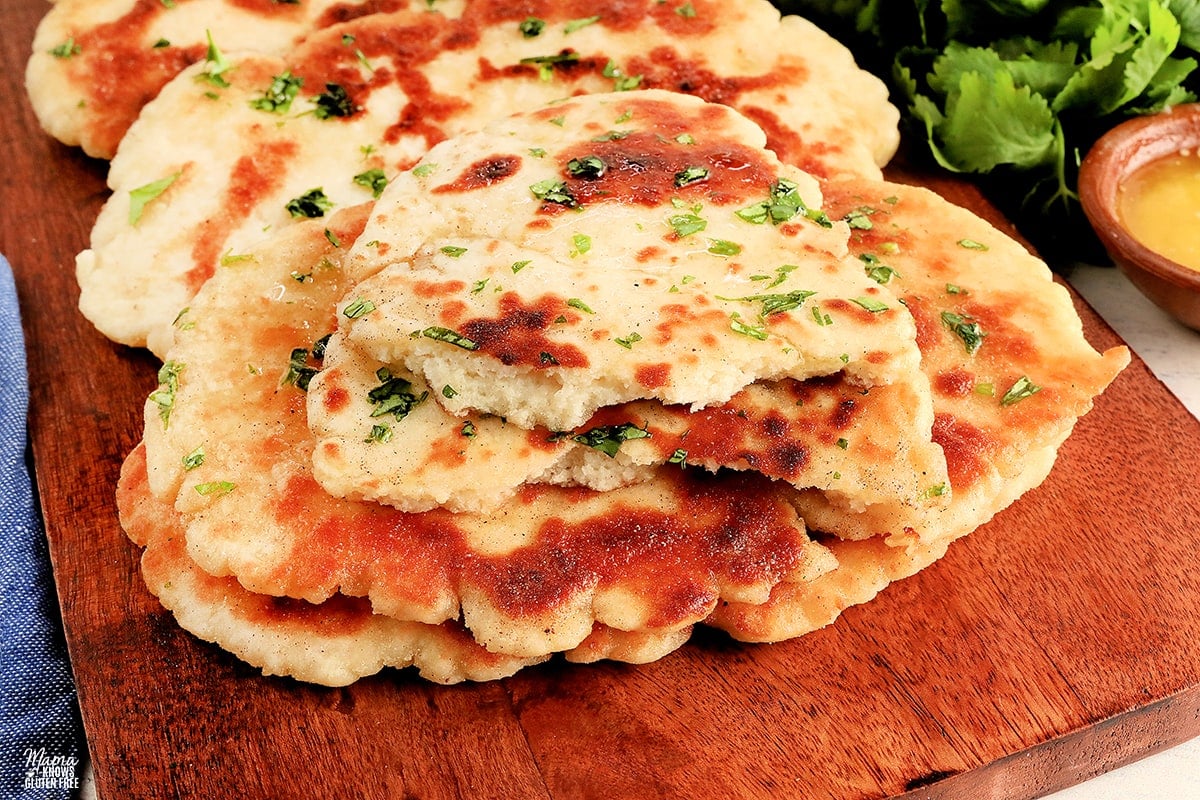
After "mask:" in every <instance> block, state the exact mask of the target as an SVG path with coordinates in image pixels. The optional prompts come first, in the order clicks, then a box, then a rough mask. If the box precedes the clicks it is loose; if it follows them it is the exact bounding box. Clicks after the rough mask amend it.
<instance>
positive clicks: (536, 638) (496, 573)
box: [145, 210, 833, 658]
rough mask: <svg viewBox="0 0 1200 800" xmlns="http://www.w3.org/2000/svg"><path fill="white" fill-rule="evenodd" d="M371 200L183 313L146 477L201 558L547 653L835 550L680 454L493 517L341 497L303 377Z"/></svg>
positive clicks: (264, 253) (225, 278)
mask: <svg viewBox="0 0 1200 800" xmlns="http://www.w3.org/2000/svg"><path fill="white" fill-rule="evenodd" d="M363 217H364V211H363V210H358V211H356V212H355V211H347V212H346V213H344V214H341V215H338V216H335V217H333V218H331V219H329V220H328V221H326V220H319V221H314V222H309V223H306V224H304V225H301V226H294V227H292V228H290V229H289V230H288V231H286V232H284V233H283V234H281V235H280V236H279V237H277V238H276V239H274V240H272V241H271V242H270V243H269V245H265V246H264V248H263V249H262V250H261V251H258V252H256V253H254V257H253V259H247V260H246V261H243V262H239V263H238V264H233V265H230V266H228V267H225V268H223V269H222V270H221V271H220V272H219V273H218V274H217V275H216V276H214V278H213V280H211V281H210V282H209V283H208V284H207V285H206V286H205V288H204V289H203V290H202V292H201V293H200V294H199V295H198V296H197V298H196V300H195V302H194V303H193V304H192V306H191V309H190V310H189V312H188V313H187V314H185V315H184V316H183V317H181V319H180V321H179V322H178V323H177V325H176V330H175V336H176V341H175V343H174V345H173V346H172V348H171V349H170V351H169V353H168V360H167V361H166V363H165V364H164V366H163V369H162V371H161V373H160V379H161V381H162V384H161V386H160V388H159V390H158V391H156V392H155V393H154V394H153V395H151V397H150V399H149V401H148V402H147V408H146V431H145V442H146V453H147V462H148V475H149V478H148V480H149V484H150V487H151V490H152V491H153V492H154V494H155V496H156V497H159V498H162V499H163V500H164V501H165V502H167V503H169V504H171V505H173V506H174V508H175V509H176V510H177V511H178V513H179V514H180V515H181V521H182V524H183V525H184V527H185V530H186V538H187V543H188V548H187V549H188V555H189V556H190V557H191V558H192V559H193V560H194V561H195V562H196V563H197V564H198V565H199V567H200V568H201V569H202V570H203V571H204V572H207V573H208V574H210V575H215V576H230V575H231V576H235V577H236V578H237V579H238V580H239V582H240V583H241V584H242V585H243V586H245V587H246V588H247V589H249V590H251V591H253V592H257V593H261V594H270V595H280V596H288V597H294V598H298V599H304V600H307V601H309V602H313V603H320V602H324V601H325V600H328V599H329V598H330V597H332V596H334V595H335V594H337V593H339V592H340V593H341V594H346V595H350V596H354V597H366V598H368V599H369V600H370V602H371V606H372V608H373V610H374V611H375V612H376V613H380V614H384V615H387V616H392V617H395V618H397V619H400V620H403V621H415V622H422V623H426V624H441V623H443V622H446V621H450V620H456V619H460V618H461V619H462V621H463V623H464V624H465V625H466V627H467V628H468V629H469V630H470V631H471V632H472V635H473V636H474V637H475V639H476V640H477V641H479V642H480V643H481V644H483V645H484V646H485V647H487V648H488V649H489V650H491V651H493V652H498V653H505V654H509V655H513V656H517V657H521V658H535V657H539V656H542V655H546V654H547V653H551V652H558V651H565V650H571V649H573V648H576V647H578V646H580V645H581V644H582V643H584V642H585V641H586V640H587V639H588V637H589V636H593V635H594V630H595V626H596V624H597V623H600V624H602V625H604V626H607V627H610V628H615V629H618V630H620V631H628V632H634V633H646V634H650V635H651V638H652V640H656V641H664V640H670V637H677V636H678V635H680V632H681V631H682V630H683V629H685V628H687V627H688V626H690V625H692V624H694V623H695V622H698V621H700V620H702V619H703V618H704V617H706V616H707V615H708V614H709V613H710V612H711V610H712V609H713V608H714V607H715V606H716V604H717V603H718V602H719V601H721V600H737V601H741V602H748V603H754V602H761V601H762V600H765V599H766V598H767V597H768V596H769V593H770V589H771V587H772V586H774V585H775V584H777V583H779V582H780V581H782V580H785V579H790V580H793V581H801V582H803V580H806V579H810V578H812V577H815V576H816V575H819V574H820V573H821V572H824V571H827V570H828V569H829V568H831V567H832V566H833V562H832V559H829V558H828V551H827V550H825V548H823V547H820V546H817V545H815V544H814V543H812V542H811V541H810V540H809V539H808V537H807V536H806V535H805V533H804V526H803V523H802V521H801V520H800V519H799V517H797V516H796V514H795V511H794V509H793V508H792V507H791V505H790V504H789V503H788V500H787V495H788V492H786V491H785V488H786V487H785V486H784V485H780V484H777V483H774V482H771V481H769V480H767V479H765V478H761V477H759V476H754V475H747V474H740V473H738V474H728V475H725V474H723V475H716V476H713V475H710V474H708V473H705V472H703V471H701V470H680V469H678V468H677V467H673V466H672V467H670V468H667V469H663V470H660V472H659V474H658V475H656V476H655V478H654V480H653V481H650V482H647V483H642V484H637V485H635V486H630V487H626V488H623V489H618V490H615V491H612V492H605V493H600V492H595V491H591V490H586V489H563V488H553V487H529V488H526V489H525V490H523V491H521V492H520V493H519V494H518V495H517V496H516V497H515V498H514V500H513V501H512V502H510V503H508V504H506V505H505V506H503V507H502V508H500V509H498V510H497V511H495V512H493V513H491V514H486V515H469V514H457V515H456V514H451V513H448V512H445V511H430V512H425V513H424V514H405V513H402V512H399V511H397V510H395V509H390V508H387V507H383V506H379V505H377V504H372V503H356V502H350V501H343V500H337V499H335V498H332V497H331V496H330V495H328V494H327V493H326V492H324V491H323V490H322V489H321V488H320V487H319V486H318V484H317V483H316V481H315V480H314V479H313V477H312V474H311V460H312V450H313V447H314V441H313V438H312V436H311V434H310V433H309V430H308V427H307V422H306V414H305V395H304V392H303V391H302V390H301V388H299V387H298V386H297V385H296V383H297V382H298V381H301V380H302V377H301V376H302V375H303V374H305V373H304V370H306V369H313V368H315V366H313V365H312V364H313V362H311V361H310V360H308V357H309V356H310V355H311V347H312V343H313V342H314V341H316V340H318V339H320V338H321V337H323V336H324V334H325V333H326V332H328V331H329V330H331V329H332V327H333V325H334V311H335V307H336V306H335V303H336V299H337V298H338V297H340V296H341V295H342V294H343V293H344V292H345V291H346V289H347V281H348V279H347V277H346V276H345V274H344V272H343V269H342V266H341V263H340V262H341V255H342V252H343V251H344V249H343V248H340V247H337V246H335V245H334V244H333V242H334V241H344V242H350V241H353V240H354V239H355V237H356V236H357V235H358V233H359V230H361V227H362V225H363ZM327 232H328V235H327ZM296 274H303V275H305V276H306V278H305V279H304V280H297V279H296V278H295V277H294V276H295V275H296ZM297 351H300V352H299V354H298V353H297ZM306 351H307V352H306Z"/></svg>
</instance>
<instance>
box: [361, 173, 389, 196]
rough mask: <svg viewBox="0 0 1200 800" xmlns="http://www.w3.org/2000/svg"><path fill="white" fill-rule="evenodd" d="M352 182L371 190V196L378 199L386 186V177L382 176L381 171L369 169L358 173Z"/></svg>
mask: <svg viewBox="0 0 1200 800" xmlns="http://www.w3.org/2000/svg"><path fill="white" fill-rule="evenodd" d="M354 182H355V183H357V184H358V185H359V186H362V187H364V188H367V189H370V190H371V196H372V197H375V198H378V197H379V195H381V194H383V190H384V188H386V187H387V185H388V179H387V176H386V175H384V174H383V170H381V169H369V170H367V171H366V172H360V173H358V174H357V175H355V176H354Z"/></svg>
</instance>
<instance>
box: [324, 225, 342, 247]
mask: <svg viewBox="0 0 1200 800" xmlns="http://www.w3.org/2000/svg"><path fill="white" fill-rule="evenodd" d="M325 238H326V239H328V240H329V243H330V244H331V245H333V246H334V247H341V246H342V240H341V239H339V238H338V235H337V234H336V233H334V232H333V231H331V230H330V229H329V228H326V229H325Z"/></svg>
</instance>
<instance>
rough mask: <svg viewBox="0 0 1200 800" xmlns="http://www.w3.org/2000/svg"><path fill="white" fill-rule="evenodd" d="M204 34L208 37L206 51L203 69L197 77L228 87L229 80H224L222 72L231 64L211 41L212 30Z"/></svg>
mask: <svg viewBox="0 0 1200 800" xmlns="http://www.w3.org/2000/svg"><path fill="white" fill-rule="evenodd" d="M204 35H205V36H206V37H208V51H207V52H206V53H205V55H204V69H203V71H202V72H201V73H200V75H198V76H197V78H198V79H199V80H203V81H208V82H209V83H211V84H212V85H213V86H219V87H220V88H222V89H226V88H228V87H229V81H227V80H225V76H224V73H226V72H228V71H229V69H230V67H231V66H232V65H231V64H230V63H229V61H228V60H227V59H226V58H225V55H224V54H223V53H222V52H221V50H220V48H218V47H217V45H216V42H214V41H213V37H212V31H205V32H204Z"/></svg>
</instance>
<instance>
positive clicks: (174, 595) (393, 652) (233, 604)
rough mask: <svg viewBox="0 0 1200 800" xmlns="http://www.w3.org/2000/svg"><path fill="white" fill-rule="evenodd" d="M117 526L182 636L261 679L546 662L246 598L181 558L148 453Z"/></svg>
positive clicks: (437, 672) (137, 467) (315, 679)
mask: <svg viewBox="0 0 1200 800" xmlns="http://www.w3.org/2000/svg"><path fill="white" fill-rule="evenodd" d="M117 501H118V505H119V507H120V511H121V524H122V526H123V527H124V528H125V531H126V532H127V533H128V535H129V537H130V538H131V539H132V540H133V541H134V542H135V543H136V544H138V545H139V546H141V547H143V548H144V552H143V554H142V577H143V578H144V580H145V582H146V586H147V588H149V589H150V591H151V593H152V594H154V595H155V597H157V598H158V599H159V602H161V603H162V605H163V607H164V608H166V609H167V610H169V611H171V612H172V613H173V614H174V615H175V619H176V621H177V622H178V623H179V625H180V626H181V627H182V628H184V629H185V630H187V631H189V632H191V633H192V634H194V635H196V636H198V637H199V638H201V639H203V640H205V641H208V642H216V643H217V644H219V645H220V646H221V647H223V648H224V649H226V650H228V651H230V652H231V653H233V654H234V655H236V656H237V657H238V658H240V659H242V660H243V661H246V662H247V663H249V664H252V665H254V666H256V667H259V668H260V669H262V671H263V673H264V674H265V675H288V676H291V677H294V678H296V679H297V680H302V681H307V682H309V683H319V684H323V685H325V686H345V685H347V684H350V683H353V682H354V681H356V680H358V679H359V678H361V677H364V676H366V675H372V674H374V673H376V672H378V671H379V670H381V669H383V668H384V667H407V666H415V667H416V668H417V671H418V672H420V674H421V677H423V678H426V679H428V680H431V681H436V682H437V683H458V682H460V681H464V680H472V681H486V680H496V679H499V678H504V677H507V676H509V675H512V674H513V673H514V672H516V671H517V670H519V669H521V668H522V667H524V666H528V665H530V664H535V663H538V662H539V661H542V660H544V658H532V659H522V658H515V657H513V656H504V655H498V654H496V653H491V652H489V651H488V650H487V649H485V648H484V647H482V646H481V645H479V644H478V643H476V642H475V640H474V639H472V638H471V635H470V634H469V633H468V632H466V631H465V630H463V629H462V627H461V626H460V625H458V624H457V623H453V622H445V623H442V624H440V625H424V624H422V623H419V622H401V621H399V620H396V619H393V618H391V617H386V616H383V615H380V614H375V613H374V612H372V610H371V605H370V603H368V602H366V601H365V600H362V599H361V598H354V597H347V596H345V595H334V596H332V597H330V598H329V599H327V600H325V601H324V602H322V603H320V604H313V603H307V602H305V601H303V600H293V599H290V598H281V597H270V596H267V595H259V594H253V593H252V592H248V591H247V590H246V589H245V588H243V587H242V586H241V584H239V583H238V582H237V580H235V579H234V578H215V577H213V576H211V575H209V574H208V573H206V572H203V571H202V570H200V569H199V568H198V567H197V566H196V565H195V563H194V562H192V560H191V559H189V558H188V555H187V550H186V548H185V545H184V541H185V540H184V527H183V523H182V521H181V519H180V516H179V514H178V512H176V511H175V509H173V508H172V507H171V505H170V504H169V503H166V502H164V501H162V500H160V499H158V498H156V497H155V496H154V495H153V494H151V493H150V492H149V486H148V482H147V476H146V453H145V448H144V447H143V446H139V447H137V448H136V449H135V450H134V451H133V452H132V453H131V454H130V455H129V458H127V459H126V461H125V464H124V466H123V468H122V471H121V480H120V483H119V484H118V487H117Z"/></svg>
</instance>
